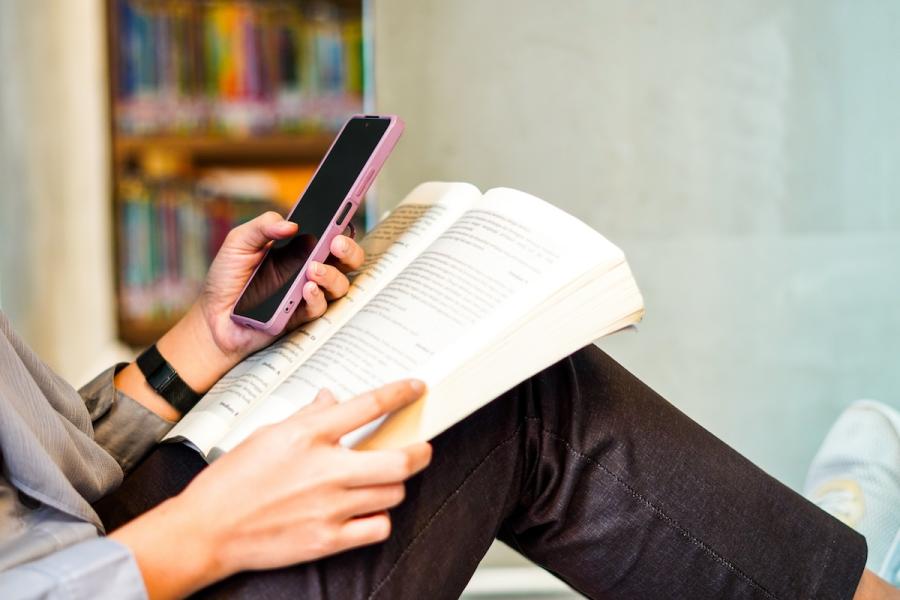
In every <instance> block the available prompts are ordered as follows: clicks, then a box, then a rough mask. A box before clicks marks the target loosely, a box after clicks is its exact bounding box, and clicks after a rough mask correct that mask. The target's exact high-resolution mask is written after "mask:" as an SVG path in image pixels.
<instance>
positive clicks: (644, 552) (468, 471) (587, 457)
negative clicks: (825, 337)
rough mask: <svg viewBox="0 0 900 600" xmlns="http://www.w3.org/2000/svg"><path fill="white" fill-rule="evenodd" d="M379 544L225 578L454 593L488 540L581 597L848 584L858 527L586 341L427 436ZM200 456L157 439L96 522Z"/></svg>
mask: <svg viewBox="0 0 900 600" xmlns="http://www.w3.org/2000/svg"><path fill="white" fill-rule="evenodd" d="M433 445H434V458H433V461H432V464H431V465H430V466H429V467H428V468H427V469H426V470H425V471H424V472H423V473H421V474H420V475H418V476H416V477H415V478H413V479H411V480H410V481H409V482H408V484H407V498H406V500H405V501H404V502H403V504H402V505H400V506H399V507H397V508H396V509H395V510H393V511H391V515H392V521H393V532H392V534H391V537H390V538H389V539H388V540H387V541H386V542H384V543H382V544H378V545H375V546H370V547H365V548H360V549H356V550H352V551H349V552H345V553H342V554H339V555H336V556H332V557H328V558H325V559H322V560H318V561H315V562H312V563H307V564H300V565H296V566H293V567H289V568H284V569H279V570H276V571H267V572H252V573H242V574H238V575H235V576H233V577H231V578H229V579H227V580H225V581H222V582H220V583H218V584H216V585H214V586H213V587H211V588H209V589H207V590H205V591H204V592H202V593H201V596H206V597H222V598H225V597H227V598H234V597H247V598H267V599H271V598H335V599H339V600H343V599H347V598H390V599H398V598H414V599H432V598H457V597H458V596H459V595H460V593H461V592H462V590H463V588H464V587H465V585H466V583H467V582H468V581H469V578H470V577H471V575H472V572H473V571H474V569H475V567H476V565H477V564H478V562H479V560H480V559H481V557H482V556H483V555H484V553H485V552H486V550H487V548H488V546H489V545H490V544H491V542H492V541H493V540H494V538H499V539H501V540H503V541H504V542H506V543H507V544H509V545H510V546H512V547H513V548H515V549H516V550H517V551H519V552H521V553H522V554H523V555H525V556H526V557H528V558H529V559H531V560H533V561H534V562H536V563H537V564H539V565H541V566H542V567H543V568H545V569H547V570H548V571H551V572H552V573H554V574H555V575H556V576H557V577H559V578H561V579H563V580H564V581H566V582H567V583H569V584H570V585H571V586H572V587H574V588H575V589H576V590H579V591H580V592H581V593H583V594H584V595H586V596H589V597H591V598H625V599H654V598H685V599H703V598H770V599H771V598H817V599H819V598H821V599H825V598H847V599H849V598H852V597H853V593H854V591H855V589H856V586H857V583H858V581H859V578H860V576H861V574H862V570H863V566H864V564H865V560H866V544H865V540H864V539H863V538H862V537H861V536H860V535H859V534H857V533H855V532H854V531H852V530H851V529H849V528H847V527H845V526H844V525H843V524H841V523H840V522H838V521H837V520H836V519H833V518H832V517H830V516H829V515H827V514H826V513H824V512H823V511H821V510H819V509H818V508H817V507H815V506H814V505H812V504H811V503H809V502H807V501H806V500H805V499H803V498H802V497H801V496H799V495H798V494H796V493H794V492H793V491H791V490H790V489H788V488H787V487H785V486H784V485H782V484H780V483H778V482H777V481H776V480H774V479H773V478H771V477H769V476H768V475H766V474H765V473H764V472H762V471H761V470H760V469H758V468H757V467H755V466H754V465H753V464H751V463H750V462H749V461H748V460H746V459H745V458H743V457H742V456H741V455H739V454H738V453H737V452H735V451H734V450H732V449H731V448H729V447H728V446H727V445H725V444H724V443H723V442H721V441H720V440H718V439H717V438H716V437H714V436H713V435H712V434H710V433H709V432H707V431H706V430H704V429H703V428H702V427H700V426H699V425H697V424H696V423H694V422H693V421H692V420H690V419H689V418H688V417H686V416H685V415H684V414H682V413H681V412H679V411H678V410H677V409H675V408H674V407H673V406H672V405H670V404H669V403H668V402H666V401H665V400H664V399H663V398H661V397H660V396H659V395H657V394H656V393H655V392H653V390H651V389H650V388H648V387H647V386H646V385H644V384H643V383H641V382H640V381H639V380H638V379H637V378H635V377H634V376H633V375H631V374H630V373H628V372H627V371H626V370H625V369H624V368H622V367H621V366H620V365H619V364H617V363H616V362H615V361H613V360H612V359H611V358H609V357H608V356H607V355H606V354H604V353H603V352H601V351H600V350H598V349H597V348H595V347H593V346H591V347H588V348H585V349H583V350H581V351H579V352H577V353H576V354H574V355H572V356H570V357H569V358H567V359H565V360H563V361H561V362H559V363H557V364H556V365H553V366H552V367H550V368H548V369H546V370H544V371H543V372H541V373H539V374H538V375H536V376H534V377H532V378H531V379H529V380H527V381H525V382H524V383H522V384H520V385H519V386H517V387H516V388H514V389H513V390H511V391H509V392H508V393H506V394H504V395H503V396H502V397H501V398H498V399H497V400H495V401H494V402H492V403H491V404H489V405H488V406H486V407H485V408H483V409H481V410H479V411H478V412H476V413H475V414H473V415H471V416H470V417H468V418H467V419H465V420H464V421H462V422H461V423H459V424H457V425H456V426H454V427H453V428H451V429H450V430H448V431H446V432H445V433H443V434H441V435H440V436H438V437H437V438H435V439H434V440H433ZM203 467H204V462H203V461H202V460H201V459H200V458H199V457H198V456H197V455H196V454H194V453H193V452H192V451H190V450H188V449H187V448H185V447H183V446H180V445H162V446H160V447H159V448H158V449H157V450H155V451H154V452H153V453H152V454H151V455H150V456H149V457H148V458H147V459H146V460H145V461H144V462H143V463H142V464H141V466H140V467H138V468H137V469H136V470H135V471H134V472H133V473H132V474H131V475H130V476H128V477H127V478H126V479H125V482H124V483H123V485H122V486H121V488H120V489H119V490H117V491H116V492H115V493H113V494H112V495H111V496H108V497H107V498H104V499H103V500H102V501H101V502H100V503H99V505H98V510H99V511H100V514H101V516H102V518H103V520H104V522H105V523H106V524H107V525H108V527H109V528H110V529H112V528H115V527H116V526H118V525H121V524H122V523H124V522H126V521H128V520H130V519H132V518H134V517H136V516H137V515H139V514H141V513H142V512H144V511H146V510H148V509H149V508H151V507H152V506H154V505H156V504H158V503H159V502H161V501H162V500H164V499H165V498H167V497H169V496H172V495H174V494H177V493H178V492H179V491H180V490H181V489H182V488H184V486H185V485H187V483H188V482H189V481H190V480H191V478H192V477H193V476H194V475H196V474H197V472H199V471H200V470H201V469H202V468H203Z"/></svg>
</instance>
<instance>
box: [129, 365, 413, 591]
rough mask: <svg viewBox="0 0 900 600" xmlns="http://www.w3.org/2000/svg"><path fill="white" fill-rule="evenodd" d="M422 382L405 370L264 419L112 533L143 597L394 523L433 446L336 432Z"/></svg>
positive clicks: (363, 538) (379, 537)
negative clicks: (397, 378)
mask: <svg viewBox="0 0 900 600" xmlns="http://www.w3.org/2000/svg"><path fill="white" fill-rule="evenodd" d="M423 391H424V384H422V383H421V382H419V381H415V380H410V381H401V382H397V383H392V384H388V385H386V386H384V387H381V388H379V389H377V390H374V391H372V392H368V393H365V394H362V395H360V396H358V397H356V398H353V399H352V400H349V401H347V402H343V403H340V404H339V403H337V401H336V400H335V399H334V397H333V396H332V395H331V394H330V393H329V392H327V391H325V390H323V391H322V392H320V393H319V396H318V397H317V399H316V401H315V402H314V403H312V404H311V405H309V406H308V407H306V408H304V409H302V410H300V411H298V412H297V413H296V414H295V415H293V416H291V417H289V418H288V419H285V420H284V421H282V422H280V423H276V424H274V425H269V426H266V427H263V428H261V429H259V430H258V431H256V432H255V433H254V434H253V435H251V436H250V437H249V438H247V440H245V441H244V442H243V443H241V444H240V445H239V446H237V447H236V448H235V449H233V450H232V451H230V452H229V453H228V454H226V455H224V456H223V457H222V458H220V459H219V460H217V461H216V462H215V463H213V464H212V465H210V466H209V467H208V468H207V469H204V470H203V471H202V472H201V473H200V474H199V475H198V476H197V477H196V478H195V479H194V480H193V481H192V482H191V484H190V485H188V487H187V488H186V489H185V490H184V491H183V492H182V493H181V494H179V495H178V496H176V497H175V498H172V499H170V500H168V501H167V502H165V503H163V504H161V505H160V506H159V507H157V508H156V509H153V510H152V511H150V512H148V513H146V514H145V515H144V516H142V517H139V518H138V519H136V520H135V521H132V522H131V523H129V524H128V525H125V526H124V527H123V528H122V529H119V530H117V531H116V532H114V533H113V534H112V535H111V537H112V538H114V539H118V540H119V541H120V542H122V543H124V544H126V545H127V546H129V547H130V548H131V549H132V550H133V551H134V553H135V556H136V558H137V560H138V565H139V566H140V568H141V571H142V574H143V575H144V581H145V583H146V584H147V588H148V591H149V592H150V596H151V597H158V598H159V597H173V596H179V595H181V594H183V593H190V592H191V591H194V590H196V589H198V588H199V587H204V586H206V585H209V584H210V583H212V582H214V581H216V580H218V579H222V578H225V577H227V576H228V575H231V574H233V573H236V572H238V571H244V570H248V569H270V568H276V567H282V566H286V565H291V564H295V563H300V562H306V561H311V560H315V559H318V558H322V557H324V556H328V555H330V554H335V553H338V552H342V551H344V550H348V549H350V548H355V547H358V546H364V545H367V544H374V543H377V542H381V541H383V540H385V539H386V538H387V537H388V535H389V534H390V531H391V523H390V518H389V516H388V513H387V510H388V509H389V508H392V507H394V506H396V505H398V504H400V502H401V501H402V500H403V498H404V494H405V490H404V483H403V482H404V481H406V480H407V479H408V478H410V477H411V476H413V475H415V474H416V473H418V472H419V471H421V470H422V469H424V468H425V467H426V466H427V465H428V463H429V462H430V460H431V446H430V445H429V444H427V443H419V444H414V445H411V446H408V447H406V448H402V449H398V450H369V451H358V450H352V449H349V448H345V447H343V446H341V444H340V439H341V437H342V436H343V435H344V434H346V433H349V432H350V431H353V430H355V429H357V428H358V427H360V426H362V425H364V424H366V423H368V422H370V421H372V420H374V419H377V418H378V417H380V416H382V415H384V414H387V413H389V412H392V411H394V410H397V409H398V408H401V407H402V406H405V405H406V404H409V403H411V402H413V401H414V400H416V399H418V398H419V397H420V396H421V395H422V392H423ZM142 521H143V523H142ZM151 521H153V522H155V524H153V523H151ZM166 529H167V530H169V532H170V533H172V534H173V535H172V536H169V540H168V546H169V547H168V548H167V550H168V552H163V551H162V550H161V549H160V548H158V547H157V548H153V547H152V546H154V545H157V546H158V545H159V540H160V538H163V537H164V536H163V535H162V533H161V531H163V530H166ZM173 545H181V550H180V551H179V550H178V548H173V547H172V546H173ZM148 546H149V548H148ZM142 550H143V551H144V553H143V554H142ZM179 553H182V554H184V555H190V556H193V561H188V560H184V561H182V560H181V559H180V557H179ZM154 555H155V557H154ZM201 557H205V559H206V560H201ZM190 564H195V565H196V568H193V569H192V572H184V573H180V575H182V576H183V577H181V578H180V579H182V580H183V581H184V584H183V585H180V586H178V585H174V584H176V583H177V580H178V579H179V577H178V575H179V572H178V571H179V569H182V570H187V569H188V566H187V565H190ZM154 573H156V574H158V575H159V577H156V576H154Z"/></svg>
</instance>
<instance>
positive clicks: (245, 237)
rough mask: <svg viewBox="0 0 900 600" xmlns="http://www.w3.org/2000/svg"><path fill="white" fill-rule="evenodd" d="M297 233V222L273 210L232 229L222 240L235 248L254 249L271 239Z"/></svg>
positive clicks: (263, 246)
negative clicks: (286, 218)
mask: <svg viewBox="0 0 900 600" xmlns="http://www.w3.org/2000/svg"><path fill="white" fill-rule="evenodd" d="M295 233H297V224H296V223H293V222H291V221H287V220H285V218H284V217H282V216H281V215H279V214H278V213H277V212H275V211H271V210H270V211H267V212H264V213H263V214H261V215H259V216H258V217H256V218H255V219H252V220H250V221H247V222H246V223H244V224H243V225H238V226H237V227H235V228H234V229H232V230H231V231H230V232H229V233H228V236H227V237H226V238H225V241H224V242H223V246H224V245H227V246H229V247H231V248H234V249H237V250H245V251H256V250H260V249H262V248H265V246H266V244H268V243H269V241H270V240H273V239H283V238H286V237H290V236H292V235H294V234H295Z"/></svg>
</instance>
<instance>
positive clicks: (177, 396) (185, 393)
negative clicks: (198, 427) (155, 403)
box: [136, 344, 200, 414]
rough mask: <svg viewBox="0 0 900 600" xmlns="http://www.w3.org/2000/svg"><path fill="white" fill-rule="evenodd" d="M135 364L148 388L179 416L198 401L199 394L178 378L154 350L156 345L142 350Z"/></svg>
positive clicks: (170, 366) (173, 370)
mask: <svg viewBox="0 0 900 600" xmlns="http://www.w3.org/2000/svg"><path fill="white" fill-rule="evenodd" d="M136 362H137V366H138V368H139V369H140V370H141V373H143V374H144V378H145V379H146V380H147V383H148V384H149V385H150V387H152V388H153V389H154V390H156V393H157V394H159V395H160V396H162V397H163V398H164V399H165V401H166V402H168V403H169V404H171V405H172V406H174V407H175V409H176V410H178V412H180V413H181V414H185V413H186V412H187V411H189V410H191V409H192V408H193V407H194V405H195V404H197V401H198V400H200V394H198V393H197V392H195V391H194V390H192V389H191V387H190V386H189V385H188V384H186V383H185V382H184V380H183V379H182V378H181V377H179V376H178V373H177V372H176V371H175V369H174V368H173V367H172V365H170V364H169V363H168V361H166V359H165V358H163V357H162V354H160V353H159V350H157V349H156V344H153V345H152V346H150V347H149V348H147V349H146V350H144V351H143V352H142V353H141V355H140V356H138V357H137V361H136Z"/></svg>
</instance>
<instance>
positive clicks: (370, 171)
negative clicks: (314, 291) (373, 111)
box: [231, 115, 403, 335]
mask: <svg viewBox="0 0 900 600" xmlns="http://www.w3.org/2000/svg"><path fill="white" fill-rule="evenodd" d="M366 116H369V117H373V116H377V117H378V118H381V119H385V118H387V119H390V121H391V122H390V123H389V124H388V127H387V130H386V131H385V132H384V136H383V137H382V138H381V141H379V142H378V145H377V146H375V150H374V151H373V152H372V155H371V156H369V160H368V161H366V164H365V166H363V168H362V170H360V173H359V176H358V177H357V178H356V181H354V182H353V185H352V186H351V187H350V191H349V192H348V194H347V196H346V197H345V198H344V199H343V201H342V202H341V203H340V204H339V205H338V209H337V211H336V212H335V214H334V216H333V217H332V219H331V224H330V225H329V226H328V227H327V228H326V229H325V233H324V235H322V237H321V238H320V239H319V242H318V243H317V244H316V247H315V248H314V249H313V251H312V253H311V254H310V255H309V258H308V259H307V260H306V264H305V265H303V268H302V269H300V272H299V273H298V274H297V277H296V279H294V283H293V285H291V288H290V289H289V290H288V293H287V294H285V296H284V299H283V300H282V302H281V304H280V305H279V306H278V310H277V311H276V312H275V315H274V316H273V317H272V318H271V319H269V320H268V321H267V322H265V323H262V322H260V321H257V320H255V319H251V318H249V317H244V316H241V315H236V314H235V313H234V308H233V307H232V309H231V320H232V321H234V322H235V323H238V324H239V325H244V326H245V327H251V328H253V329H259V330H260V331H265V332H266V333H269V334H271V335H278V334H279V333H281V332H282V331H283V330H284V328H285V326H286V325H287V322H288V321H289V320H290V318H291V315H293V314H294V309H296V308H297V307H298V306H299V305H300V303H301V302H302V301H303V285H304V284H305V283H306V282H307V278H306V268H307V266H308V265H309V262H310V261H313V260H314V261H317V262H324V261H325V259H326V258H328V255H329V253H330V249H331V240H333V239H334V236H336V235H338V234H340V233H341V232H342V231H343V230H344V229H345V228H346V227H347V224H348V223H350V219H352V218H353V215H354V214H356V209H358V208H359V204H360V202H361V201H362V198H363V196H364V195H365V193H366V190H368V189H369V186H370V185H371V184H372V181H373V180H374V179H375V176H376V175H378V172H379V171H380V170H381V167H382V165H384V162H385V161H386V160H387V157H388V156H389V155H390V153H391V150H393V149H394V146H395V145H396V144H397V140H398V139H400V134H401V133H403V121H402V120H401V119H400V117H398V116H396V115H353V116H352V117H350V120H352V119H359V118H365V117H366ZM348 123H349V120H348ZM346 126H347V124H346V123H345V124H344V127H346ZM342 133H343V127H342V128H341V131H340V132H339V133H338V134H337V135H336V136H335V138H334V141H333V142H331V146H330V147H329V148H328V152H327V153H325V158H327V157H328V155H329V154H330V153H331V148H332V147H334V142H336V141H337V139H338V138H339V137H340V136H341V134H342ZM325 158H323V159H322V162H320V163H319V166H318V167H316V172H315V173H314V174H313V176H312V179H315V177H316V175H318V173H319V169H320V168H321V167H322V163H323V162H325ZM312 179H310V181H312ZM307 187H309V184H307ZM304 194H306V189H304V190H303V193H302V194H300V197H299V198H298V199H297V202H296V203H295V204H294V206H292V207H291V210H290V211H289V212H288V214H291V213H293V212H294V210H295V209H296V207H297V204H300V202H301V201H302V200H303V196H304ZM348 203H349V204H350V210H349V211H348V212H347V215H346V216H345V217H344V219H343V222H342V223H341V224H340V225H338V224H337V223H336V221H337V218H338V217H339V216H340V215H341V213H342V212H343V210H344V207H345V206H346V205H347V204H348ZM261 264H262V261H260V265H261ZM256 268H257V269H259V266H257V267H256ZM255 275H256V270H254V271H253V275H251V276H250V279H248V280H247V283H246V284H245V285H244V289H243V290H241V295H243V294H244V292H245V291H246V290H247V286H248V285H250V280H252V279H253V277H254V276H255ZM239 297H240V296H239Z"/></svg>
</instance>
